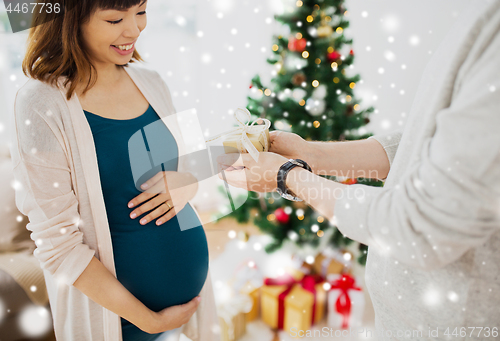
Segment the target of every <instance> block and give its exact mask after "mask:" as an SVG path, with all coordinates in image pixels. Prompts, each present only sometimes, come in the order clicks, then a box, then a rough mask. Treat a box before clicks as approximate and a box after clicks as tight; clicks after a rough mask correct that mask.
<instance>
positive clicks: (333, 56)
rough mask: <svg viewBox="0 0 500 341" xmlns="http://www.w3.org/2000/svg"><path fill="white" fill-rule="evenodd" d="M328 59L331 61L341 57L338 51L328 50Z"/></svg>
mask: <svg viewBox="0 0 500 341" xmlns="http://www.w3.org/2000/svg"><path fill="white" fill-rule="evenodd" d="M327 57H328V60H329V61H331V62H333V61H335V60H337V59H339V58H340V57H341V55H340V53H338V52H337V51H335V50H334V51H332V52H328V56H327Z"/></svg>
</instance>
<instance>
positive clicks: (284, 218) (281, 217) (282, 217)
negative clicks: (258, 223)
mask: <svg viewBox="0 0 500 341" xmlns="http://www.w3.org/2000/svg"><path fill="white" fill-rule="evenodd" d="M274 216H275V217H276V220H277V221H278V222H279V223H280V224H286V223H288V222H289V221H290V215H289V214H286V212H285V210H284V209H282V208H281V207H280V208H277V209H276V211H274Z"/></svg>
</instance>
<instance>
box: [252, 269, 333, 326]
mask: <svg viewBox="0 0 500 341" xmlns="http://www.w3.org/2000/svg"><path fill="white" fill-rule="evenodd" d="M288 278H289V281H288V284H282V285H279V284H278V285H273V284H271V285H269V284H266V285H264V286H262V288H261V312H262V321H263V322H264V323H266V324H267V325H269V326H270V327H271V328H273V329H284V330H290V328H293V327H296V328H297V329H299V330H307V329H309V328H310V327H311V325H312V322H313V321H312V314H313V307H314V294H313V293H312V292H311V291H309V290H306V289H305V288H304V285H305V281H307V280H312V281H313V283H316V284H314V289H315V291H316V308H315V312H314V323H318V322H320V321H321V320H322V319H323V318H324V316H325V308H326V299H327V295H326V291H325V289H324V287H323V285H324V283H325V282H324V281H323V280H322V279H320V277H319V276H316V277H315V276H309V275H308V276H304V275H302V278H300V279H297V277H295V276H294V277H292V276H290V277H288ZM313 278H314V279H313ZM266 282H267V283H270V282H271V283H272V281H266ZM276 282H277V283H279V282H280V281H279V280H277V281H276ZM310 283H311V282H309V285H310Z"/></svg>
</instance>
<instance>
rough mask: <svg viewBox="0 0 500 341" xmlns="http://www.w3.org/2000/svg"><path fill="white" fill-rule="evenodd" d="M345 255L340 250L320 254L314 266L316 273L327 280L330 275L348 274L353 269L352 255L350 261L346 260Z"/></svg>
mask: <svg viewBox="0 0 500 341" xmlns="http://www.w3.org/2000/svg"><path fill="white" fill-rule="evenodd" d="M344 254H345V253H343V252H341V251H338V250H336V251H331V252H329V253H326V254H323V253H320V254H318V255H317V256H316V258H315V260H314V264H313V269H314V272H315V273H317V274H319V275H321V276H323V277H325V278H328V275H332V274H334V275H336V274H341V273H343V272H347V271H348V269H349V268H350V267H351V260H350V259H352V255H351V254H350V253H349V257H348V258H349V259H346V258H345V257H344Z"/></svg>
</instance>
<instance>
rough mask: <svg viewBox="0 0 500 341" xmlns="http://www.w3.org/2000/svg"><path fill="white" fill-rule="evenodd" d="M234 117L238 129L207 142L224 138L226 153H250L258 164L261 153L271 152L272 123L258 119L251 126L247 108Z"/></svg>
mask: <svg viewBox="0 0 500 341" xmlns="http://www.w3.org/2000/svg"><path fill="white" fill-rule="evenodd" d="M234 117H235V119H236V121H237V122H238V125H239V126H238V127H235V128H233V129H231V130H229V131H226V132H224V133H221V134H218V135H216V136H213V137H211V138H210V139H208V140H206V141H205V142H207V143H209V142H213V141H215V140H217V139H219V138H221V137H224V140H223V141H222V144H223V146H224V152H225V153H249V154H250V155H251V156H252V158H253V159H254V160H255V161H256V162H257V161H258V160H259V152H267V151H269V146H270V144H271V142H270V136H269V128H270V127H271V121H269V120H268V119H265V118H258V119H256V120H254V121H253V122H252V123H251V124H250V120H251V117H252V116H251V114H250V112H249V111H248V110H247V109H246V108H238V109H237V110H236V111H235V113H234ZM258 121H262V123H263V124H256V123H257V122H258Z"/></svg>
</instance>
